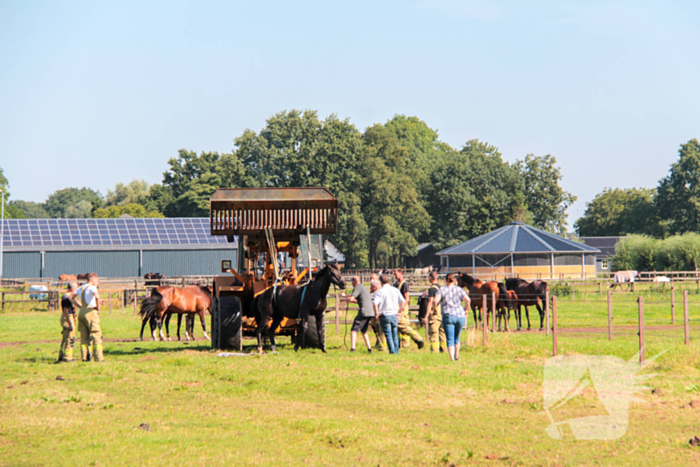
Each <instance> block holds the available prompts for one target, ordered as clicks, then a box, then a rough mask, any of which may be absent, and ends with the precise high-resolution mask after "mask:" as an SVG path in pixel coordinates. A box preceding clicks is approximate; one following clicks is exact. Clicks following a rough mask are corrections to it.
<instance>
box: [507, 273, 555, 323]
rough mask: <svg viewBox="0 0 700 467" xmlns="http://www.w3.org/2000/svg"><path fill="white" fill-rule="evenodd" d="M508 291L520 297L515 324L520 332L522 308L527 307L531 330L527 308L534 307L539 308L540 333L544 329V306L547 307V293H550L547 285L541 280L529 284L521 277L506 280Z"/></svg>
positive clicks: (527, 315)
mask: <svg viewBox="0 0 700 467" xmlns="http://www.w3.org/2000/svg"><path fill="white" fill-rule="evenodd" d="M506 289H507V290H512V291H513V292H515V294H516V296H517V297H518V298H517V304H518V308H517V311H516V313H515V322H516V324H517V325H518V331H519V330H520V328H521V327H522V312H521V311H520V307H521V306H523V307H525V317H526V318H527V329H528V330H530V312H529V311H528V308H527V307H529V306H533V305H534V306H536V307H537V311H538V312H539V313H540V331H541V330H542V329H544V307H543V306H542V304H544V306H545V307H546V301H547V292H549V286H548V285H547V283H546V282H544V281H539V280H536V281H532V282H528V281H526V280H524V279H520V278H519V277H513V278H510V279H506Z"/></svg>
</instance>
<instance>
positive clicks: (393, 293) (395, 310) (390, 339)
mask: <svg viewBox="0 0 700 467" xmlns="http://www.w3.org/2000/svg"><path fill="white" fill-rule="evenodd" d="M379 281H380V282H381V283H382V287H381V288H380V289H379V290H377V292H376V293H375V294H374V299H372V304H373V305H374V316H375V317H376V318H377V319H378V320H379V324H380V325H381V327H382V330H383V331H384V335H385V336H386V343H387V346H388V347H389V353H399V316H398V315H399V314H400V313H401V312H402V311H403V309H404V307H405V306H406V300H405V299H404V297H403V295H401V292H399V289H397V288H396V287H392V286H391V284H390V282H391V276H390V275H388V274H383V275H382V276H380V277H379Z"/></svg>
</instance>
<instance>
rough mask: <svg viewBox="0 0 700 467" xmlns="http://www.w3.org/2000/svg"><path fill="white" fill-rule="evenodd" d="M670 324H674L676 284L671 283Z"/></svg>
mask: <svg viewBox="0 0 700 467" xmlns="http://www.w3.org/2000/svg"><path fill="white" fill-rule="evenodd" d="M671 324H676V286H675V285H673V283H671Z"/></svg>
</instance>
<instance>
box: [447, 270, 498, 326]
mask: <svg viewBox="0 0 700 467" xmlns="http://www.w3.org/2000/svg"><path fill="white" fill-rule="evenodd" d="M457 282H458V284H459V286H460V287H466V288H467V290H469V298H471V300H472V302H471V308H472V313H473V315H474V324H475V325H477V324H478V323H479V321H477V316H476V311H477V310H479V318H480V319H481V313H482V307H483V304H484V297H486V310H485V312H486V316H484V319H486V321H487V322H488V315H489V313H493V311H494V310H493V299H492V294H493V293H495V294H496V309H497V310H502V309H504V308H505V305H504V302H503V300H505V299H507V297H506V296H503V295H504V294H505V292H506V291H505V288H503V287H500V286H502V285H503V284H499V283H498V282H496V281H489V282H483V281H481V280H479V279H477V278H475V277H472V276H470V275H469V274H467V273H462V274H460V275H459V277H458V280H457ZM497 316H498V315H497ZM506 329H508V321H506Z"/></svg>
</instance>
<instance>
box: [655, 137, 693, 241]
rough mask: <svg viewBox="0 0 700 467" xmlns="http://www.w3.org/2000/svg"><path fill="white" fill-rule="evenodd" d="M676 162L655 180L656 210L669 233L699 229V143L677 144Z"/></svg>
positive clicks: (691, 141)
mask: <svg viewBox="0 0 700 467" xmlns="http://www.w3.org/2000/svg"><path fill="white" fill-rule="evenodd" d="M678 153H679V157H678V161H677V162H675V163H673V164H672V165H671V170H670V171H669V174H668V175H667V176H666V177H664V178H663V179H661V181H659V187H658V189H657V192H658V194H657V196H656V207H657V209H658V212H659V215H660V216H661V217H662V218H663V219H664V220H666V221H667V222H668V228H669V231H670V233H671V234H675V233H683V232H697V231H699V230H700V143H699V142H698V140H697V139H691V140H690V141H688V142H687V143H685V144H682V145H681V148H680V150H679V151H678Z"/></svg>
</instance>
